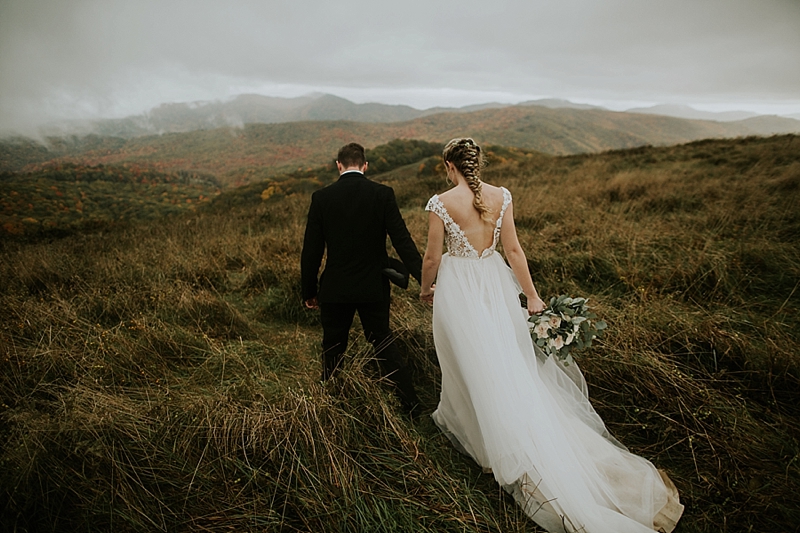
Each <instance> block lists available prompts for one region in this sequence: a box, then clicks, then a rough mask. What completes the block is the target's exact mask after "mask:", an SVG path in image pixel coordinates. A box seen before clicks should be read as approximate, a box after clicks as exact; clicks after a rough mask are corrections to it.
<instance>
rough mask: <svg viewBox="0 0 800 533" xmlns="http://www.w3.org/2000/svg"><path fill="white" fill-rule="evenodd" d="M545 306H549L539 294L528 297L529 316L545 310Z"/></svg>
mask: <svg viewBox="0 0 800 533" xmlns="http://www.w3.org/2000/svg"><path fill="white" fill-rule="evenodd" d="M545 307H547V306H546V305H545V304H544V302H543V301H542V299H541V298H539V295H538V294H535V295H534V296H533V297H532V298H528V316H530V315H538V314H539V313H541V312H542V311H544V309H545Z"/></svg>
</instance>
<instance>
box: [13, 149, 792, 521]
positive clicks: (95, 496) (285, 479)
mask: <svg viewBox="0 0 800 533" xmlns="http://www.w3.org/2000/svg"><path fill="white" fill-rule="evenodd" d="M798 143H800V139H799V138H798V137H794V136H783V137H776V138H771V139H755V138H752V139H743V140H737V141H703V142H699V143H693V144H689V145H683V146H673V147H663V148H653V147H646V148H638V149H635V150H628V151H615V152H606V153H602V154H596V155H577V156H568V157H553V156H547V155H544V154H536V153H531V152H525V151H521V150H503V149H499V148H496V149H493V150H492V152H493V155H492V158H491V165H490V166H489V167H488V168H487V171H486V176H485V177H486V179H487V181H490V182H492V183H496V184H501V185H505V186H507V187H509V188H510V189H511V190H512V192H513V194H514V201H515V212H516V222H517V227H518V231H519V234H520V240H521V242H522V244H523V246H524V248H525V250H526V252H527V254H528V258H529V263H530V266H531V270H532V273H533V277H534V280H535V282H536V283H537V286H538V288H539V291H540V292H541V293H542V294H543V295H545V296H550V295H555V294H559V293H570V294H579V295H584V296H588V297H590V298H591V302H592V303H593V304H594V305H595V309H596V311H597V313H598V314H599V315H601V316H602V317H603V318H604V319H605V320H606V321H607V322H608V323H609V324H610V326H609V330H608V333H607V335H606V336H605V337H604V338H603V339H602V342H599V343H597V344H596V345H595V346H593V347H592V348H591V349H590V350H589V351H587V352H586V353H584V354H583V356H582V357H581V358H580V359H579V364H580V365H581V367H582V369H583V371H584V373H585V375H586V378H587V381H588V383H589V390H590V395H591V397H592V399H593V403H594V405H595V406H596V407H597V409H598V411H599V412H600V414H601V416H603V418H604V419H605V420H606V422H607V424H608V427H609V429H610V430H611V432H612V433H613V434H614V435H615V436H617V437H618V438H619V439H620V440H621V441H622V442H623V443H624V444H626V445H627V446H629V447H630V448H631V450H632V451H634V452H636V453H638V454H641V455H643V456H644V457H646V458H648V459H650V460H652V461H654V462H655V464H656V465H658V466H659V467H660V468H664V469H665V470H667V471H668V472H669V474H670V476H671V477H672V478H673V479H674V480H675V482H676V484H677V486H678V488H679V490H680V491H681V498H682V501H683V503H685V505H686V513H685V515H684V518H683V520H682V522H681V525H680V526H679V527H680V531H682V532H719V531H730V532H738V531H759V532H784V531H793V530H795V529H796V525H797V523H798V522H799V521H800V511H798V510H799V509H800V459H799V458H800V440H799V439H800V407H798V406H800V401H798V400H800V398H799V397H798V390H800V388H798V385H800V383H799V382H798V381H799V380H800V359H798V354H797V348H796V347H797V345H798V341H800V334H798V331H800V319H798V317H799V316H800V304H799V303H798V289H800V285H799V284H800V245H799V244H798V243H800V213H799V212H798V210H797V205H800V150H798V146H799V144H798ZM435 170H436V160H435V159H430V160H425V161H421V162H418V163H414V164H410V165H406V166H400V167H396V168H393V169H391V170H389V171H388V172H386V173H384V174H382V175H380V176H378V177H377V179H380V180H382V181H385V182H387V183H390V184H391V185H392V186H393V187H394V188H395V190H396V192H397V197H398V198H399V199H400V201H401V203H402V210H403V212H404V215H405V217H406V219H407V221H408V224H409V228H410V229H411V231H412V234H413V235H414V237H415V239H416V240H417V242H418V244H419V246H420V248H422V247H424V242H425V229H426V228H425V226H426V219H427V218H426V213H424V211H423V206H424V204H425V201H426V200H427V198H428V197H429V196H430V194H432V193H433V192H436V191H441V190H442V189H443V188H444V177H443V176H441V175H436V174H435ZM309 179H310V178H309ZM267 186H268V184H267V183H264V184H262V185H261V187H259V186H254V187H253V188H252V190H250V192H249V193H247V194H245V190H246V189H242V190H237V191H232V192H231V193H223V194H221V195H220V196H219V197H217V199H216V200H215V201H214V202H212V203H211V204H210V205H209V206H208V207H207V208H204V209H202V210H198V211H194V212H190V213H184V214H180V215H177V216H172V217H168V218H165V219H161V220H159V221H155V222H151V221H143V222H139V223H137V224H132V225H129V226H126V227H120V228H117V229H113V228H112V229H111V230H109V231H105V232H84V233H77V234H73V235H70V236H68V237H65V238H63V239H59V240H52V241H51V242H43V241H42V242H35V243H29V244H25V243H22V242H18V241H10V240H6V241H4V242H2V244H0V246H2V255H0V278H2V279H3V280H4V283H3V284H2V285H0V314H1V315H0V316H1V318H0V420H2V424H0V463H1V464H2V468H0V494H2V496H0V501H4V502H6V503H4V504H3V505H2V506H1V507H0V525H1V527H0V528H1V529H3V530H10V531H13V530H16V531H94V530H102V531H107V530H116V531H222V530H225V531H227V530H231V529H233V530H238V531H431V532H434V531H436V532H439V531H459V532H463V531H503V532H509V531H510V532H514V531H516V532H522V531H537V529H536V528H535V527H534V525H533V524H532V523H531V521H530V520H528V519H526V518H525V517H524V516H523V515H521V514H520V513H519V511H518V510H517V508H516V506H515V505H514V504H513V501H511V500H510V498H508V497H507V496H506V495H505V493H504V492H502V491H501V490H499V489H498V488H497V486H496V485H495V483H494V481H493V478H492V477H491V476H490V475H486V474H482V473H481V471H480V469H479V468H477V467H476V466H475V465H474V464H473V463H472V462H471V461H470V460H468V459H466V458H464V457H463V456H461V455H459V454H458V452H456V451H455V450H454V449H453V448H452V446H451V445H450V444H449V442H448V441H447V439H446V438H445V437H443V436H442V435H440V434H439V432H438V430H437V429H436V428H435V426H434V425H433V423H432V422H431V421H430V420H429V419H428V418H427V417H423V418H422V419H420V420H418V421H414V422H410V421H408V420H407V419H405V418H403V417H402V416H398V414H397V413H398V411H397V405H396V403H395V400H394V398H393V396H392V395H391V393H390V392H389V391H387V390H386V389H385V388H384V387H382V386H381V384H380V383H375V382H374V381H373V380H371V379H370V377H369V376H370V375H371V373H370V372H371V371H370V369H371V367H370V365H369V364H368V358H367V357H366V354H368V352H369V351H368V350H367V347H366V346H365V343H364V341H363V339H361V338H360V336H359V335H358V334H357V333H354V336H353V338H354V344H353V346H352V347H351V348H350V349H349V352H348V353H349V358H348V364H347V366H346V368H345V371H344V374H343V376H342V379H341V380H339V381H338V382H337V383H336V384H332V386H326V387H321V386H320V385H319V384H317V382H316V379H317V377H318V375H319V371H320V370H319V356H318V343H319V340H320V328H319V325H318V323H317V318H316V315H315V314H314V313H312V312H308V311H305V310H304V309H303V308H302V306H301V303H300V301H299V300H300V298H299V292H298V290H299V287H298V277H299V252H300V247H301V240H302V232H303V228H304V217H305V213H306V209H307V207H308V202H309V193H308V192H306V191H304V190H303V189H302V188H301V187H298V189H296V190H289V191H286V193H285V194H284V193H280V194H268V195H265V194H263V192H264V190H266V188H267ZM259 189H260V190H259ZM229 194H231V195H234V196H232V198H235V200H226V197H228V195H229ZM236 194H239V196H235V195H236ZM248 194H249V196H248ZM412 285H413V284H412ZM394 298H395V301H394V306H393V317H392V322H393V325H394V328H395V330H396V332H397V335H398V339H399V343H400V345H401V347H402V349H403V352H404V353H405V355H406V356H407V358H408V359H409V362H410V364H411V366H412V368H413V372H414V374H415V378H416V381H417V383H418V386H419V389H420V393H421V397H422V400H423V402H424V404H425V408H426V412H430V411H431V410H432V409H433V408H434V407H435V405H436V401H437V395H438V379H439V374H438V369H437V366H436V360H435V352H434V350H433V346H432V339H431V331H430V319H431V313H430V309H428V308H426V307H424V306H422V305H420V304H419V303H418V301H417V300H416V295H415V291H414V290H409V291H397V292H395V293H394Z"/></svg>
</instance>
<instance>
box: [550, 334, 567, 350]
mask: <svg viewBox="0 0 800 533" xmlns="http://www.w3.org/2000/svg"><path fill="white" fill-rule="evenodd" d="M550 344H551V345H552V346H553V348H555V349H556V350H560V349H561V348H563V347H564V339H562V338H561V335H558V336H557V337H556V338H555V339H552V340H550Z"/></svg>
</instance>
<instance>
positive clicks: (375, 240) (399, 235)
mask: <svg viewBox="0 0 800 533" xmlns="http://www.w3.org/2000/svg"><path fill="white" fill-rule="evenodd" d="M387 234H388V235H389V237H391V239H392V246H394V249H395V250H397V254H398V255H399V256H400V259H401V260H402V261H403V263H404V264H405V265H406V266H407V267H408V270H409V272H410V273H411V275H412V276H414V278H416V280H417V281H420V278H421V275H422V273H421V271H422V258H421V257H420V255H419V252H418V251H417V247H416V246H415V245H414V241H413V240H412V239H411V234H410V233H409V232H408V229H407V228H406V224H405V222H404V221H403V217H402V216H401V215H400V209H399V208H398V207H397V201H396V200H395V197H394V191H393V190H392V188H391V187H387V186H386V185H382V184H380V183H376V182H374V181H371V180H369V179H367V178H366V177H365V176H364V175H363V174H361V173H360V172H345V173H344V174H342V175H341V176H340V177H339V180H338V181H336V182H335V183H333V184H331V185H329V186H327V187H325V188H323V189H320V190H318V191H316V192H315V193H314V194H313V195H312V196H311V207H310V208H309V210H308V222H307V224H306V233H305V238H304V240H303V253H302V256H301V260H300V266H301V278H302V284H303V300H308V299H310V298H313V297H315V296H316V297H317V298H318V300H319V301H320V302H378V301H383V300H388V298H389V280H388V278H386V276H384V275H383V274H382V273H381V270H382V269H384V268H386V267H387V266H388V265H389V256H388V254H387V253H386V235H387ZM326 248H327V259H326V262H325V271H324V272H323V273H322V276H321V277H320V279H319V290H318V289H317V274H318V273H319V268H320V265H321V263H322V255H323V253H324V252H325V249H326Z"/></svg>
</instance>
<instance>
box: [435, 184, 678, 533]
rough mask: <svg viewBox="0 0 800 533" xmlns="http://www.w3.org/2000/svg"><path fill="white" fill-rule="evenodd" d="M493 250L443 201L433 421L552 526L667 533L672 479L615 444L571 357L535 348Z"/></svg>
mask: <svg viewBox="0 0 800 533" xmlns="http://www.w3.org/2000/svg"><path fill="white" fill-rule="evenodd" d="M502 190H503V207H502V210H501V212H500V214H499V216H498V219H497V224H496V226H495V230H494V242H493V243H492V246H491V247H489V248H487V249H486V250H484V251H483V252H482V253H480V254H479V253H478V252H477V250H475V249H474V248H473V246H472V245H471V244H470V242H469V241H468V240H467V238H466V236H465V235H464V232H463V231H462V230H461V228H460V227H459V226H458V224H456V223H455V222H454V221H453V219H452V218H451V217H450V215H449V214H448V212H447V210H446V209H445V207H444V205H443V204H442V202H441V200H439V197H438V196H436V195H434V196H433V197H432V198H431V199H430V201H429V202H428V205H427V207H426V208H425V209H426V210H427V211H432V212H433V213H435V214H436V215H438V216H439V218H441V219H442V221H443V222H444V227H445V241H446V244H447V249H448V253H446V254H444V256H443V257H442V261H441V265H440V267H439V272H438V276H437V281H436V294H435V297H434V303H433V335H434V342H435V344H436V353H437V356H438V358H439V363H440V366H441V370H442V392H441V399H440V403H439V406H438V408H437V409H436V411H435V412H434V413H433V414H432V417H433V420H434V421H435V422H436V424H437V425H438V426H439V428H440V429H441V430H442V431H443V432H444V433H445V434H446V435H447V436H448V437H449V438H450V440H451V441H452V442H453V444H454V445H455V446H456V447H457V448H458V449H459V450H461V451H462V452H464V453H466V454H468V455H469V456H471V457H472V458H473V459H474V460H475V461H476V462H477V463H478V464H479V465H480V466H482V467H483V468H484V470H486V471H489V470H490V471H491V472H492V473H493V474H494V477H495V479H496V480H497V481H498V483H500V485H501V486H503V487H504V488H505V489H506V490H507V491H508V492H509V493H511V494H512V495H513V496H514V497H515V499H516V500H517V502H518V503H519V504H520V505H521V506H522V508H523V509H524V510H525V512H526V514H528V515H529V516H530V517H531V518H532V519H533V520H534V521H535V522H536V523H537V524H539V525H540V526H542V527H543V528H545V529H547V530H548V531H550V532H563V531H566V532H569V533H571V532H573V531H585V532H587V533H626V532H631V533H633V532H642V533H647V532H652V531H653V530H663V531H666V532H669V531H671V530H672V529H673V528H674V527H675V523H676V522H677V520H678V518H679V517H680V515H681V513H682V512H683V506H682V505H681V504H680V503H679V501H678V497H677V490H676V489H675V486H674V485H673V484H672V482H671V481H670V480H669V478H667V477H666V475H665V474H662V473H661V472H660V471H658V470H656V468H655V467H654V466H653V465H652V464H651V463H650V462H648V461H647V460H645V459H643V458H641V457H639V456H636V455H634V454H632V453H630V452H628V450H627V449H626V448H625V447H624V446H622V444H620V443H619V442H617V440H615V439H614V438H613V437H612V436H611V435H610V434H609V433H608V431H607V430H606V428H605V425H604V424H603V421H602V420H601V419H600V417H599V416H598V415H597V413H596V412H595V410H594V409H593V408H592V406H591V404H590V403H589V399H588V393H587V388H586V382H585V381H584V379H583V375H582V374H581V372H580V370H579V369H578V367H577V365H576V364H574V363H573V364H571V365H569V366H568V367H565V366H563V364H561V363H560V362H558V361H556V360H555V358H553V357H549V358H548V357H546V356H545V355H544V354H543V353H542V352H541V350H539V348H538V347H536V348H535V347H534V343H533V342H532V340H531V336H530V333H529V329H528V322H527V311H526V310H525V309H523V308H521V306H520V302H519V294H520V292H521V289H520V286H519V284H518V282H517V280H516V278H515V276H514V274H513V272H512V271H511V269H510V268H509V267H508V266H507V265H506V263H505V261H503V259H502V258H501V257H500V254H499V253H496V252H495V247H496V246H497V243H498V239H499V235H500V228H501V226H502V223H503V215H504V214H505V212H506V209H507V207H508V205H509V204H510V203H511V194H510V193H509V192H508V190H506V189H505V188H503V189H502Z"/></svg>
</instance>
